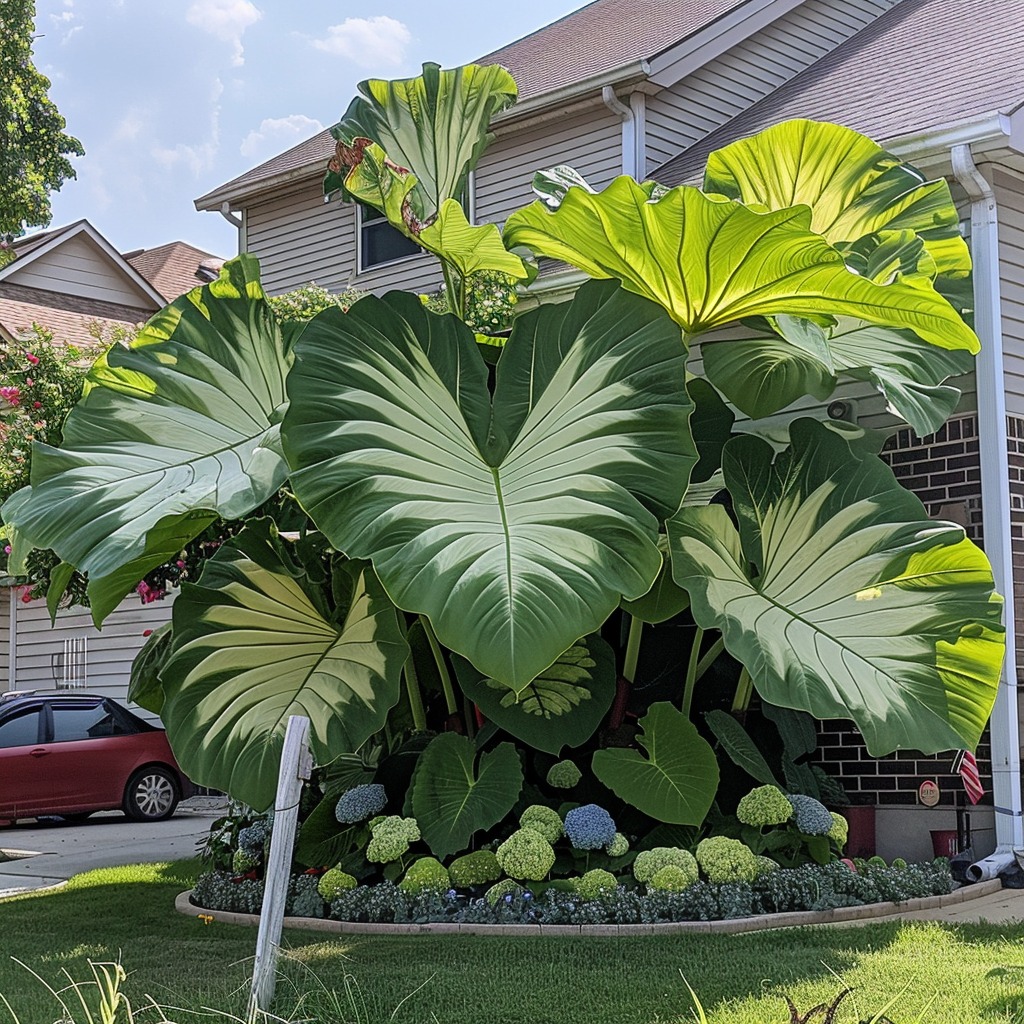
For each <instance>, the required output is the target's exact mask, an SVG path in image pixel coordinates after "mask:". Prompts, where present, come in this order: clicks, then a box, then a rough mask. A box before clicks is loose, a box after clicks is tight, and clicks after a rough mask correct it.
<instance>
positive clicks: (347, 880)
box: [317, 868, 359, 903]
mask: <svg viewBox="0 0 1024 1024" xmlns="http://www.w3.org/2000/svg"><path fill="white" fill-rule="evenodd" d="M358 884H359V883H358V882H357V881H356V879H355V878H353V877H352V875H350V874H348V873H347V872H345V871H342V870H341V869H340V868H331V869H330V871H325V872H324V873H323V874H322V875H321V876H320V881H319V882H318V883H317V891H318V892H319V893H320V895H321V896H322V897H323V898H324V900H326V901H327V902H328V903H332V902H334V900H335V899H337V897H338V896H339V895H340V894H341V893H343V892H349V891H351V890H352V889H354V888H355V887H356V886H357V885H358Z"/></svg>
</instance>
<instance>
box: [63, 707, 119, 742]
mask: <svg viewBox="0 0 1024 1024" xmlns="http://www.w3.org/2000/svg"><path fill="white" fill-rule="evenodd" d="M50 707H51V710H52V712H53V742H54V743H69V742H71V741H73V740H95V739H102V738H103V737H104V736H121V735H122V734H123V733H124V729H123V727H122V726H121V724H120V723H119V722H117V721H116V720H115V719H114V716H113V715H112V714H111V713H110V711H109V710H108V709H107V708H106V707H105V706H104V705H103V704H95V705H92V706H89V707H83V706H79V707H74V706H72V707H61V706H60V705H59V704H52V705H51V706H50Z"/></svg>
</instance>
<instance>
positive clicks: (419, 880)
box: [398, 857, 452, 893]
mask: <svg viewBox="0 0 1024 1024" xmlns="http://www.w3.org/2000/svg"><path fill="white" fill-rule="evenodd" d="M451 884H452V883H451V879H450V878H449V877H448V869H447V868H446V867H445V866H444V865H443V864H442V863H441V862H440V861H439V860H437V858H436V857H420V859H419V860H417V861H414V862H413V865H412V867H410V868H409V870H408V871H407V872H406V873H405V878H403V879H402V881H401V882H399V883H398V888H399V889H401V890H402V892H405V893H421V892H425V891H427V890H430V891H432V892H447V891H448V890H449V889H450V888H451Z"/></svg>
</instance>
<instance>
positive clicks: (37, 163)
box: [0, 0, 85, 265]
mask: <svg viewBox="0 0 1024 1024" xmlns="http://www.w3.org/2000/svg"><path fill="white" fill-rule="evenodd" d="M34 22H35V4H34V3H33V2H32V0H0V82H3V83H4V85H3V89H0V238H4V239H5V240H6V241H7V242H8V244H9V242H10V240H11V239H12V238H15V237H17V236H18V235H20V234H22V232H23V231H24V230H25V228H27V227H43V226H45V225H47V224H49V223H50V216H51V214H50V193H51V192H57V191H59V190H60V187H61V185H63V184H64V182H65V181H66V180H67V179H68V178H74V177H75V169H74V168H73V167H72V166H71V161H70V160H68V156H71V155H73V156H82V155H83V154H84V152H85V150H84V149H83V148H82V144H81V143H80V142H79V141H78V139H75V138H72V137H71V136H70V135H66V134H65V133H64V126H65V121H64V118H63V117H61V115H60V112H59V111H58V110H57V107H56V106H55V105H54V103H53V102H52V101H51V100H50V98H49V97H48V95H47V91H48V90H49V88H50V80H49V79H48V78H47V77H46V76H45V75H42V74H40V73H39V71H37V70H36V68H35V66H34V65H33V63H32V38H33V26H34ZM3 262H6V261H5V260H4V259H3V256H2V255H0V265H2V263H3Z"/></svg>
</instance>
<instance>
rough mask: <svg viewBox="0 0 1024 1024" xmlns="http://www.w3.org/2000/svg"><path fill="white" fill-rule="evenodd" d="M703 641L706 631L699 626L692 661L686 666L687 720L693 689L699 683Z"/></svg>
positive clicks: (684, 692) (684, 706)
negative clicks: (698, 668)
mask: <svg viewBox="0 0 1024 1024" xmlns="http://www.w3.org/2000/svg"><path fill="white" fill-rule="evenodd" d="M703 639H704V630H703V629H701V628H700V626H698V627H697V632H696V634H695V635H694V638H693V646H692V647H691V648H690V660H689V662H688V664H687V666H686V685H685V686H684V687H683V714H684V715H686V717H687V718H689V717H690V707H691V706H692V705H693V689H694V686H695V685H696V682H697V665H698V661H699V658H700V645H701V642H702V641H703Z"/></svg>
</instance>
